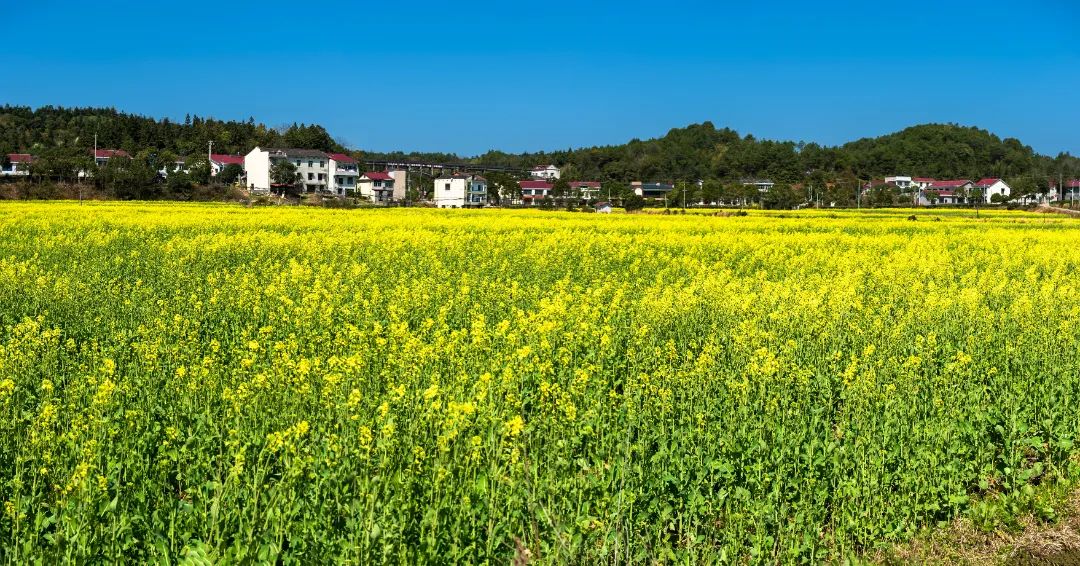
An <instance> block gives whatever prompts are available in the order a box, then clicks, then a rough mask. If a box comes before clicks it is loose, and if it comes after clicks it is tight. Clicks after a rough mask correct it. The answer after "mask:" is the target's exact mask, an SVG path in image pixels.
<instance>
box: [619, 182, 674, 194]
mask: <svg viewBox="0 0 1080 566" xmlns="http://www.w3.org/2000/svg"><path fill="white" fill-rule="evenodd" d="M630 189H631V190H633V191H634V194H635V195H637V196H639V197H644V198H664V197H666V196H667V194H668V193H670V192H671V191H672V190H674V189H675V185H672V184H671V183H643V182H641V181H633V182H631V183H630Z"/></svg>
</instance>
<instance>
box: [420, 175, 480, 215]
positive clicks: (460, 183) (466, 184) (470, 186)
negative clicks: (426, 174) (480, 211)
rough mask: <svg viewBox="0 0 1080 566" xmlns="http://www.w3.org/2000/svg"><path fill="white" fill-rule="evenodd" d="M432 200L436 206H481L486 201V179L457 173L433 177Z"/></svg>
mask: <svg viewBox="0 0 1080 566" xmlns="http://www.w3.org/2000/svg"><path fill="white" fill-rule="evenodd" d="M432 200H433V201H434V202H435V206H436V207H438V208H469V207H477V208H478V207H481V206H484V204H485V203H486V202H487V179H484V178H483V177H481V176H479V175H466V174H457V175H450V176H448V177H447V176H442V177H439V178H438V179H435V189H434V194H432Z"/></svg>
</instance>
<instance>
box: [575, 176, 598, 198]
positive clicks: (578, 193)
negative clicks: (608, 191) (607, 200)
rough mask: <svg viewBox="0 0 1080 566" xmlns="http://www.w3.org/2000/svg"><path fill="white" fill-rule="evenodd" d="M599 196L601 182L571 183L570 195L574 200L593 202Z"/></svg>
mask: <svg viewBox="0 0 1080 566" xmlns="http://www.w3.org/2000/svg"><path fill="white" fill-rule="evenodd" d="M599 194H600V182H599V181H570V195H571V196H573V197H574V198H580V199H582V200H592V199H594V198H596V196H597V195H599Z"/></svg>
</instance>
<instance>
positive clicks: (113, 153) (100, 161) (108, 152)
mask: <svg viewBox="0 0 1080 566" xmlns="http://www.w3.org/2000/svg"><path fill="white" fill-rule="evenodd" d="M90 155H92V156H94V164H95V165H97V166H98V167H104V166H105V164H106V163H108V162H109V160H110V159H112V158H114V157H122V158H126V159H131V154H129V153H128V152H126V151H124V150H122V149H93V150H90ZM89 176H90V173H88V172H87V171H82V170H80V171H79V178H80V179H81V178H84V177H89Z"/></svg>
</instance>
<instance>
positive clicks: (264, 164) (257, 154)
mask: <svg viewBox="0 0 1080 566" xmlns="http://www.w3.org/2000/svg"><path fill="white" fill-rule="evenodd" d="M279 161H288V162H290V163H292V164H293V166H295V167H296V172H297V174H298V175H299V178H300V181H299V184H300V186H301V187H303V190H304V192H319V191H326V190H327V187H328V186H329V184H330V178H329V177H330V173H329V172H330V168H329V167H330V156H328V155H327V154H326V153H323V152H321V151H319V150H317V149H297V148H271V147H268V148H261V147H257V146H256V147H255V149H252V150H251V151H250V152H248V154H247V155H245V156H244V172H245V173H246V174H247V184H248V187H250V188H251V189H252V190H255V191H269V190H270V188H271V187H274V186H278V185H279V184H278V183H276V182H275V181H274V180H273V179H271V178H270V170H271V168H272V167H273V165H274V164H275V163H277V162H279ZM286 185H290V186H291V184H289V183H286Z"/></svg>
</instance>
